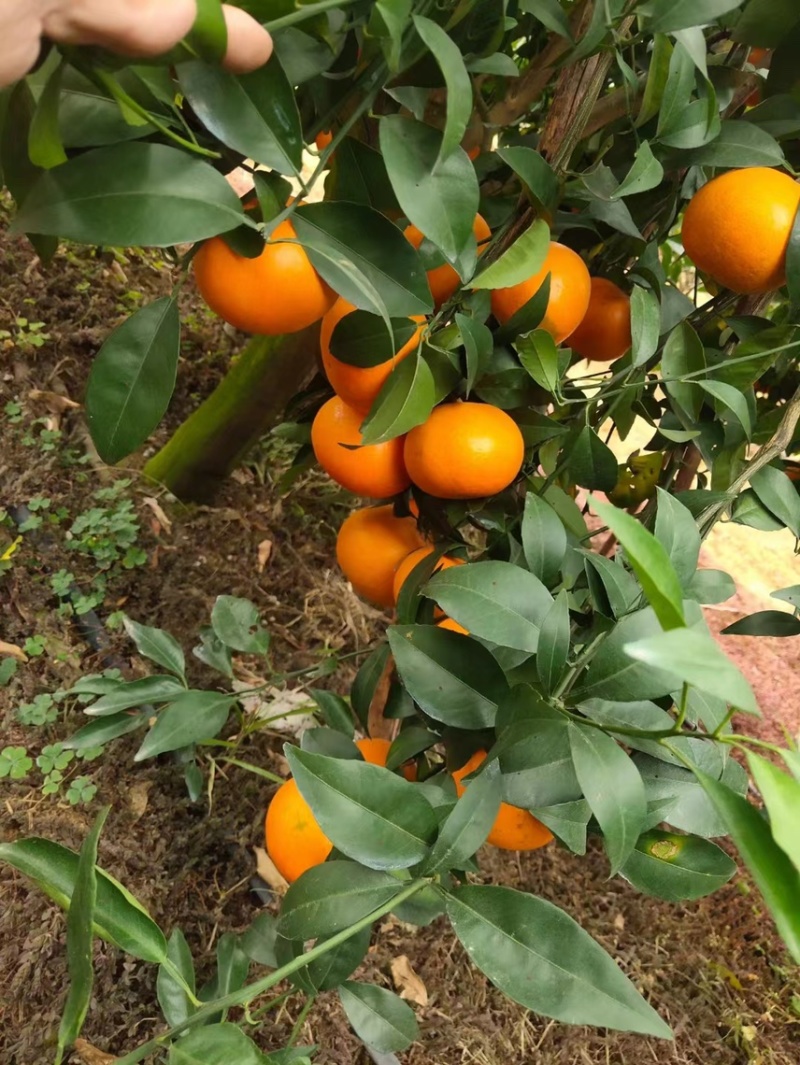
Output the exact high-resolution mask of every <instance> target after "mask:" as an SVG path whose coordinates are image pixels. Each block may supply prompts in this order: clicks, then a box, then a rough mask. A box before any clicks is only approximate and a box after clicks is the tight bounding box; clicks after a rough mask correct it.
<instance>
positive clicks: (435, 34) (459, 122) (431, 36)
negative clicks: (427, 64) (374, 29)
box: [412, 15, 472, 165]
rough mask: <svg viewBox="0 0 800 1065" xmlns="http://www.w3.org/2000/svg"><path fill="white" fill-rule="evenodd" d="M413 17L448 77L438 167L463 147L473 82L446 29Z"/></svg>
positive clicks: (446, 78)
mask: <svg viewBox="0 0 800 1065" xmlns="http://www.w3.org/2000/svg"><path fill="white" fill-rule="evenodd" d="M412 18H413V21H414V26H415V28H416V31H417V33H418V34H419V35H420V37H421V38H422V41H423V43H424V44H425V46H426V47H427V48H428V50H429V51H430V52H431V54H432V55H433V57H434V59H435V60H436V62H437V63H438V65H439V69H440V70H441V72H442V74H443V75H444V81H445V87H446V94H445V95H446V100H447V114H446V118H445V126H444V135H443V137H442V143H441V146H440V148H439V159H438V164H441V163H442V162H444V160H445V159H447V158H448V156H450V155H452V153H453V152H454V151H455V150H456V149H457V148H458V147H459V146H460V144H461V141H462V139H463V137H464V134H465V132H466V129H467V123H468V122H469V119H470V115H471V114H472V82H471V81H470V78H469V74H468V73H467V69H466V67H465V66H464V60H463V59H462V57H461V51H460V49H459V48H458V46H457V45H456V44H455V43H454V42H453V41H452V40H451V39H450V37H448V35H447V34H446V33H445V31H444V30H443V29H442V27H441V26H439V25H438V24H437V23H436V22H433V21H432V20H431V19H429V18H424V17H423V16H422V15H413V16H412ZM438 164H437V165H438Z"/></svg>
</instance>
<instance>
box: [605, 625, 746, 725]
mask: <svg viewBox="0 0 800 1065" xmlns="http://www.w3.org/2000/svg"><path fill="white" fill-rule="evenodd" d="M625 650H626V652H627V654H628V655H629V656H630V657H631V658H633V659H635V660H636V661H637V662H643V663H644V664H645V665H648V666H653V667H654V668H656V669H664V670H669V671H670V672H672V673H673V674H674V675H675V676H677V677H679V678H680V679H681V680H682V681H683V682H684V683H686V684H691V685H692V686H693V687H695V688H699V689H700V691H703V692H708V693H709V694H710V695H716V696H719V697H720V698H722V699H725V701H726V702H728V703H730V704H731V705H732V706H735V707H736V708H737V709H738V710H743V711H744V712H745V713H747V714H755V715H756V716H760V712H759V709H758V704H757V703H756V698H755V695H754V694H753V689H752V688H751V687H750V685H749V683H748V682H747V680H746V679H745V677H744V675H743V674H742V673H741V672H740V671H739V669H738V668H737V667H736V666H735V665H734V664H733V662H731V660H730V659H729V658H728V657H727V656H726V655H725V652H724V651H723V650H722V649H721V648H720V646H719V644H717V643H716V642H715V641H714V639H713V638H712V637H711V636H710V635H709V633H708V632H703V631H702V630H698V629H672V631H670V632H663V633H661V634H660V635H658V636H650V637H648V638H646V639H643V640H636V641H635V642H632V643H629V644H627V645H626V647H625Z"/></svg>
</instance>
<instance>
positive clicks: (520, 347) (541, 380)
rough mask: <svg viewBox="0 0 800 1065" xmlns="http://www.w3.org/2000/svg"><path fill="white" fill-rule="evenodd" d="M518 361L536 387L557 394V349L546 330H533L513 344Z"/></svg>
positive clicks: (558, 373) (559, 375)
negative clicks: (538, 386) (539, 386)
mask: <svg viewBox="0 0 800 1065" xmlns="http://www.w3.org/2000/svg"><path fill="white" fill-rule="evenodd" d="M514 348H515V350H516V352H517V354H518V355H519V361H520V362H521V363H522V365H523V366H524V367H525V369H526V370H527V371H528V373H529V374H530V376H531V377H532V378H533V380H534V381H535V382H536V384H537V385H541V386H542V388H543V389H545V391H546V392H550V393H551V394H553V395H558V394H559V381H560V378H561V374H560V371H559V365H558V348H557V347H556V342H555V340H553V336H552V334H551V333H548V332H547V330H546V329H534V330H533V331H532V332H531V333H527V334H525V335H524V336H521V337H520V338H519V339H518V340H517V342H516V343H515V344H514Z"/></svg>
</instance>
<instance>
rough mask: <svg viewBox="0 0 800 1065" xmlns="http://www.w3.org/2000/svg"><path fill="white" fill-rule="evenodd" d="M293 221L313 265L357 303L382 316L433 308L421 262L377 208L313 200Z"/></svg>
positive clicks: (336, 287)
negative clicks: (377, 296)
mask: <svg viewBox="0 0 800 1065" xmlns="http://www.w3.org/2000/svg"><path fill="white" fill-rule="evenodd" d="M292 224H293V225H294V228H295V231H296V232H297V236H298V239H299V241H300V243H301V244H302V245H303V247H304V248H305V249H306V251H307V252H308V257H309V259H310V260H311V262H312V264H313V266H314V269H315V270H317V272H318V273H319V274H320V275H321V276H322V277H323V279H324V280H325V281H327V282H328V284H329V285H330V286H331V287H332V288H334V289H335V290H336V291H337V292H338V293H339V294H340V295H341V296H344V298H345V299H346V300H349V301H350V303H352V304H354V305H355V306H356V307H358V308H360V309H361V310H364V311H371V312H372V313H373V314H380V315H382V314H383V311H384V308H385V310H386V313H388V314H389V315H391V316H392V317H394V316H397V317H408V316H409V315H412V314H428V313H430V311H431V310H432V308H433V303H432V301H431V294H430V289H429V288H428V279H427V277H426V275H425V271H424V269H423V267H422V260H421V259H420V257H419V255H418V254H417V252H416V251H415V249H414V248H412V247H411V245H410V244H409V242H408V241H407V240H406V239H405V237H404V236H403V234H402V233H401V232H400V230H399V229H398V228H397V226H395V225H393V223H392V222H390V221H389V219H388V218H384V216H383V215H382V214H380V213H379V212H378V211H375V210H373V209H372V208H371V207H366V206H365V205H364V204H359V203H344V202H341V201H339V202H336V203H309V204H305V205H304V206H302V207H298V208H297V210H296V211H295V212H294V214H293V215H292ZM345 267H347V268H346V269H345ZM354 277H355V278H356V280H354ZM359 278H361V279H363V280H362V281H358V280H357V279H359ZM373 291H374V292H376V293H377V294H378V295H379V297H380V299H381V301H382V306H381V305H378V304H377V303H376V302H375V299H374V297H373V296H371V295H370V293H371V292H373Z"/></svg>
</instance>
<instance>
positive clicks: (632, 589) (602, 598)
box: [582, 551, 641, 618]
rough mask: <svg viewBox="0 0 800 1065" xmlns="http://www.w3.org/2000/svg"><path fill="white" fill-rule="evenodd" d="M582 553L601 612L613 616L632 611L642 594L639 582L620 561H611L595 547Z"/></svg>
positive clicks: (594, 596) (593, 593) (587, 575)
mask: <svg viewBox="0 0 800 1065" xmlns="http://www.w3.org/2000/svg"><path fill="white" fill-rule="evenodd" d="M582 553H583V568H584V570H585V572H586V578H587V580H588V582H589V591H590V593H591V595H592V600H593V602H594V603H595V606H596V607H597V609H598V610H599V611H600V613H601V614H605V615H606V617H614V618H621V617H623V616H624V615H625V614H629V613H630V612H631V610H632V609H633V608H634V607H635V606H636V604H637V603H638V602H639V600H640V598H641V590H640V588H639V585H638V584H637V583H636V581H635V580H634V579H633V577H632V576H631V575H630V573H628V571H627V570H626V569H625V568H624V567H623V566H622V565H621V564H620V563H619V562H612V561H611V559H610V558H606V557H605V556H604V555H597V554H595V553H594V552H593V551H584V552H582ZM598 581H599V585H600V586H599V587H598ZM606 604H607V607H606Z"/></svg>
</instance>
